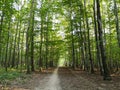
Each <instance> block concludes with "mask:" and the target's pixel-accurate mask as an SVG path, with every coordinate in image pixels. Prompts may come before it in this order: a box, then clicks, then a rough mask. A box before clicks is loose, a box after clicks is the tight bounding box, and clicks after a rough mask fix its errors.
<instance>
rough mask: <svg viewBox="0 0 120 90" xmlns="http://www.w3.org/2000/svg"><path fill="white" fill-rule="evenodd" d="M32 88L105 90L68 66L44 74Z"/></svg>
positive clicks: (46, 89)
mask: <svg viewBox="0 0 120 90" xmlns="http://www.w3.org/2000/svg"><path fill="white" fill-rule="evenodd" d="M38 84H39V85H38V86H37V87H35V88H34V89H33V90H105V89H104V88H102V87H99V86H97V85H96V84H95V83H91V82H90V81H88V80H87V79H84V78H83V77H79V79H78V77H77V76H75V75H74V74H73V73H72V72H71V71H70V70H69V69H68V68H59V69H55V71H54V72H53V73H52V74H50V75H46V76H45V78H44V79H42V80H40V81H39V82H38Z"/></svg>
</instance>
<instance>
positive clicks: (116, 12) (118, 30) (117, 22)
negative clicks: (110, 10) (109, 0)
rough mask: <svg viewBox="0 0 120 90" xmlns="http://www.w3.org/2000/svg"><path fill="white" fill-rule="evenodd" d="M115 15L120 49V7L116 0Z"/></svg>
mask: <svg viewBox="0 0 120 90" xmlns="http://www.w3.org/2000/svg"><path fill="white" fill-rule="evenodd" d="M114 14H115V23H116V31H117V39H118V45H119V47H120V28H119V19H118V7H117V4H116V0H114Z"/></svg>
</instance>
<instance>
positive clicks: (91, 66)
mask: <svg viewBox="0 0 120 90" xmlns="http://www.w3.org/2000/svg"><path fill="white" fill-rule="evenodd" d="M84 7H85V17H86V29H87V34H88V35H87V37H88V38H87V39H88V54H89V60H90V72H91V73H94V66H93V60H92V55H91V44H90V28H89V25H88V16H87V12H86V2H85V0H84Z"/></svg>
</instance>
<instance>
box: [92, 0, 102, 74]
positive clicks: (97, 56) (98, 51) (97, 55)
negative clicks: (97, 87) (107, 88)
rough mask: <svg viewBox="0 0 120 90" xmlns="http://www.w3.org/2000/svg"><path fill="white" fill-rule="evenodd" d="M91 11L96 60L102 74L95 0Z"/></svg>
mask: <svg viewBox="0 0 120 90" xmlns="http://www.w3.org/2000/svg"><path fill="white" fill-rule="evenodd" d="M93 5H94V6H93V11H94V32H95V41H96V50H97V52H96V59H97V60H98V63H99V67H100V73H101V75H103V68H102V63H101V58H100V57H101V53H100V48H99V39H98V29H97V25H96V12H95V11H96V7H95V6H96V4H95V0H94V2H93Z"/></svg>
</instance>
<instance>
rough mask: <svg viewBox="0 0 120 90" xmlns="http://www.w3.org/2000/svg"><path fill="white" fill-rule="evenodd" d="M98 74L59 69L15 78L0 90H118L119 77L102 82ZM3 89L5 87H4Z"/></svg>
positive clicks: (119, 85)
mask: <svg viewBox="0 0 120 90" xmlns="http://www.w3.org/2000/svg"><path fill="white" fill-rule="evenodd" d="M102 78H103V77H102V76H100V75H99V74H89V73H87V72H84V71H81V70H75V71H73V70H72V69H69V68H65V67H60V68H56V69H48V70H43V71H42V72H37V71H36V72H35V73H32V74H30V75H26V76H25V77H23V78H17V79H16V80H14V81H11V82H10V83H9V85H6V89H5V88H3V87H2V85H0V90H120V76H115V75H112V80H111V81H104V80H103V79H102ZM4 87H5V86H4Z"/></svg>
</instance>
